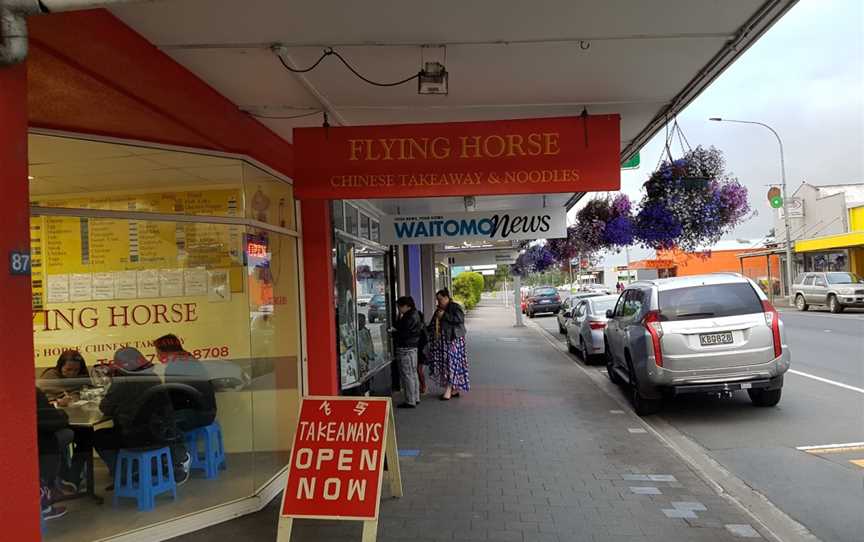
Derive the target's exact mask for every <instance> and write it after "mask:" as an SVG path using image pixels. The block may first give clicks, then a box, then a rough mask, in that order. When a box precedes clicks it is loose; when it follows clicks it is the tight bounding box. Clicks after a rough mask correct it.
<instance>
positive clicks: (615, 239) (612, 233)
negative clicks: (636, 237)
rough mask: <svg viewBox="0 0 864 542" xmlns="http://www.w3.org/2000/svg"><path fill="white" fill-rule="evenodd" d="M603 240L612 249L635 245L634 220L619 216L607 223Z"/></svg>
mask: <svg viewBox="0 0 864 542" xmlns="http://www.w3.org/2000/svg"><path fill="white" fill-rule="evenodd" d="M603 238H604V241H605V242H606V244H607V245H609V246H610V247H625V246H629V245H632V244H633V220H632V219H631V218H630V216H629V215H628V216H618V217H615V218H613V219H612V220H610V221H609V222H607V223H606V228H605V229H604V231H603Z"/></svg>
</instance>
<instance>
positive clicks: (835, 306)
mask: <svg viewBox="0 0 864 542" xmlns="http://www.w3.org/2000/svg"><path fill="white" fill-rule="evenodd" d="M828 310H829V311H831V312H833V313H834V314H837V313H838V312H843V305H841V304H840V301H839V300H838V299H837V296H836V295H834V294H831V295H829V296H828Z"/></svg>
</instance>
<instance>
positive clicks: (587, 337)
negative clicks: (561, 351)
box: [565, 295, 618, 363]
mask: <svg viewBox="0 0 864 542" xmlns="http://www.w3.org/2000/svg"><path fill="white" fill-rule="evenodd" d="M617 301H618V296H617V295H601V296H589V297H587V298H583V299H581V300H579V301H578V302H577V303H576V305H575V306H574V307H573V311H572V312H573V315H572V318H570V319H569V320H568V321H567V324H566V329H565V333H566V334H567V349H568V350H570V352H572V353H574V354H577V353H578V354H579V357H581V358H582V361H584V362H585V363H591V361H592V360H593V359H594V358H596V357H597V356H600V355H603V354H604V353H605V352H606V347H605V340H604V333H603V332H604V331H605V330H606V311H607V310H609V309H612V308H614V307H615V303H616V302H617Z"/></svg>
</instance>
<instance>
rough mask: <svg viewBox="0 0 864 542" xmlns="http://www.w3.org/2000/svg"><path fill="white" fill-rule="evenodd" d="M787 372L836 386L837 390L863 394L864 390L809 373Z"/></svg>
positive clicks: (790, 370) (791, 370)
mask: <svg viewBox="0 0 864 542" xmlns="http://www.w3.org/2000/svg"><path fill="white" fill-rule="evenodd" d="M789 372H790V373H792V374H793V375H798V376H803V377H804V378H811V379H813V380H816V381H818V382H823V383H825V384H831V385H832V386H837V387H838V388H843V389H845V390H850V391H854V392H858V393H860V394H864V389H862V388H856V387H855V386H850V385H849V384H844V383H842V382H837V381H836V380H829V379H827V378H822V377H821V376H816V375H811V374H810V373H802V372H801V371H796V370H795V369H789Z"/></svg>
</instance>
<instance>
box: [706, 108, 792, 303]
mask: <svg viewBox="0 0 864 542" xmlns="http://www.w3.org/2000/svg"><path fill="white" fill-rule="evenodd" d="M708 120H713V121H715V122H737V123H738V124H755V125H756V126H761V127H763V128H768V129H769V130H771V133H772V134H774V137H775V138H777V144H778V145H779V146H780V179H781V185H780V187H781V190H782V193H783V223H784V229H785V231H786V282H787V288H786V295H787V296H788V298H789V301H790V303H791V302H792V295H791V290H792V279H793V277H792V272H793V268H792V235H791V231H790V230H791V227H790V226H789V198H788V197H787V195H786V157H785V156H784V152H783V140H782V139H781V138H780V134H778V133H777V130H775V129H774V128H772V127H771V126H769V125H767V124H765V123H764V122H758V121H755V120H737V119H724V118H720V117H711V118H710V119H708Z"/></svg>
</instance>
